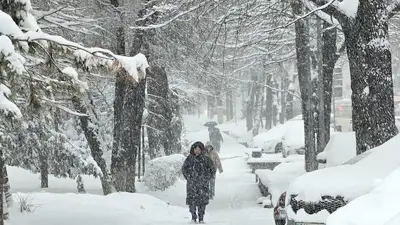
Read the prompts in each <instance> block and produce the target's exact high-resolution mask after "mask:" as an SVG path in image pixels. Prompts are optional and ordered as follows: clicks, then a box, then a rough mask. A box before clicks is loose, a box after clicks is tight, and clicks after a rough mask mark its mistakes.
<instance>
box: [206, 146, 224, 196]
mask: <svg viewBox="0 0 400 225" xmlns="http://www.w3.org/2000/svg"><path fill="white" fill-rule="evenodd" d="M205 148H206V152H207V156H208V157H210V159H211V160H212V161H213V164H214V168H216V169H218V171H219V173H223V172H224V170H223V169H222V163H221V159H220V158H219V155H218V153H217V152H216V151H215V150H214V147H213V146H212V145H211V143H209V142H208V143H207V144H206V147H205ZM216 169H214V171H215V172H214V174H213V177H212V178H211V180H210V199H213V198H214V196H215V179H216V177H217V170H216Z"/></svg>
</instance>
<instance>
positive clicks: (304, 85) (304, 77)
mask: <svg viewBox="0 0 400 225" xmlns="http://www.w3.org/2000/svg"><path fill="white" fill-rule="evenodd" d="M291 6H292V10H293V14H294V15H295V16H300V15H302V13H303V7H302V4H301V1H300V0H293V1H292V5H291ZM295 31H296V53H297V71H298V76H299V84H300V92H301V99H302V104H301V105H302V111H303V120H304V134H305V135H304V137H305V140H304V142H305V148H306V154H305V161H306V164H305V169H306V171H307V172H310V171H314V170H316V169H318V163H317V159H316V155H317V154H316V151H315V136H314V131H313V128H314V127H315V126H314V122H315V121H314V120H313V115H312V113H311V96H312V88H311V65H310V54H311V52H310V49H309V42H310V40H309V30H308V24H307V21H306V20H298V21H297V22H296V23H295Z"/></svg>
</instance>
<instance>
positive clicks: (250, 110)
mask: <svg viewBox="0 0 400 225" xmlns="http://www.w3.org/2000/svg"><path fill="white" fill-rule="evenodd" d="M251 79H252V81H253V82H252V83H251V85H250V90H249V96H248V97H247V99H246V126H247V131H250V130H252V129H253V127H254V124H253V118H254V116H253V115H254V97H255V93H256V82H257V76H254V75H252V77H251Z"/></svg>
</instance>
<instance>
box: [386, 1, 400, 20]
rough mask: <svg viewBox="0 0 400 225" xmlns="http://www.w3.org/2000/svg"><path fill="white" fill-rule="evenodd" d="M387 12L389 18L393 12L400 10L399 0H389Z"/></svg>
mask: <svg viewBox="0 0 400 225" xmlns="http://www.w3.org/2000/svg"><path fill="white" fill-rule="evenodd" d="M387 10H388V14H389V18H390V17H393V16H394V14H395V12H397V11H400V0H394V1H393V2H391V3H390V4H389V5H388V7H387Z"/></svg>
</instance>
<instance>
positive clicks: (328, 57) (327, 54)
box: [322, 22, 340, 144]
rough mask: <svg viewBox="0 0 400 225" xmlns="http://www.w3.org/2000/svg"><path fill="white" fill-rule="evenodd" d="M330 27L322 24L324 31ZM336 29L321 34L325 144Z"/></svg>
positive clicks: (327, 137) (328, 131) (337, 57)
mask: <svg viewBox="0 0 400 225" xmlns="http://www.w3.org/2000/svg"><path fill="white" fill-rule="evenodd" d="M330 26H331V25H330V24H329V23H327V22H324V23H323V27H324V29H327V28H328V27H330ZM336 38H337V30H336V29H327V30H325V31H324V32H323V34H322V41H323V45H322V64H323V68H322V73H323V83H324V84H323V85H324V113H325V116H324V120H325V125H324V129H325V143H326V144H327V143H328V142H329V140H330V135H331V134H330V133H331V129H330V125H331V112H332V88H333V86H332V85H333V84H332V82H333V70H334V69H335V64H336V62H337V60H338V59H339V57H340V55H339V54H338V53H337V51H336Z"/></svg>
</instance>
